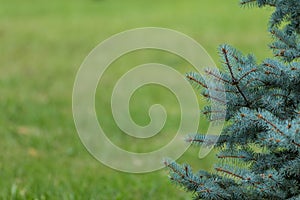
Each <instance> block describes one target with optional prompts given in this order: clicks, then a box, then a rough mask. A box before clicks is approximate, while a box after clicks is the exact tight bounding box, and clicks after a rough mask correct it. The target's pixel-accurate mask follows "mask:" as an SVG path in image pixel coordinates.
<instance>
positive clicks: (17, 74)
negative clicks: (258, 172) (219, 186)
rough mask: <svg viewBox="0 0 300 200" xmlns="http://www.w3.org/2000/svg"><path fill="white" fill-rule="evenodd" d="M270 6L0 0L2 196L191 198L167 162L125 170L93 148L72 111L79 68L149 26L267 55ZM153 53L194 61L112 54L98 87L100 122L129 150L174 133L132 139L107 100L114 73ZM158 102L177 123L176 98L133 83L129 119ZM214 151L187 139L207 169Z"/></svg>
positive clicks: (141, 116) (197, 164)
mask: <svg viewBox="0 0 300 200" xmlns="http://www.w3.org/2000/svg"><path fill="white" fill-rule="evenodd" d="M268 14H270V10H268V9H262V10H259V9H249V8H246V9H241V8H240V7H239V5H238V3H237V0H227V1H224V0H210V1H205V0H190V1H181V0H172V1H171V0H165V1H148V0H145V1H138V0H127V1H117V0H115V1H113V0H73V1H70V0H65V1H62V0H52V1H45V0H26V1H21V0H0V134H1V140H0V151H1V153H0V199H189V198H190V195H189V194H186V193H185V192H184V191H182V190H179V189H178V188H176V187H174V185H172V184H171V183H170V182H169V180H168V178H167V172H166V171H165V170H161V171H158V172H153V173H148V174H143V175H134V174H126V173H121V172H117V171H114V170H112V169H110V168H108V167H106V166H104V165H102V164H100V163H99V162H97V161H96V160H95V159H93V158H92V157H91V156H90V155H89V154H88V153H87V151H86V150H85V148H84V147H83V145H82V144H81V142H80V141H79V138H78V136H77V133H76V130H75V127H74V124H73V118H72V110H71V101H72V99H71V96H72V87H73V82H74V78H75V75H76V72H77V70H78V68H79V66H80V64H81V62H82V61H83V59H84V58H85V56H86V55H87V54H88V53H89V51H91V50H92V48H94V47H95V46H96V45H97V44H98V43H99V42H101V41H103V40H104V39H106V38H108V37H109V36H111V35H113V34H116V33H118V32H120V31H124V30H127V29H131V28H136V27H145V26H159V27H165V28H171V29H175V30H178V31H181V32H183V33H186V34H187V35H189V36H191V37H193V38H194V39H196V40H197V41H198V42H199V43H201V44H202V45H203V46H204V47H205V48H206V49H207V51H208V52H209V53H210V54H211V55H212V57H213V58H214V60H215V62H217V61H218V57H217V51H216V49H217V46H218V45H219V44H221V43H229V44H232V45H234V46H235V47H237V48H238V49H240V50H242V51H243V52H245V53H249V52H253V53H255V55H256V56H257V58H258V59H259V60H261V59H262V58H264V57H266V56H269V55H270V52H269V51H268V49H267V44H268V42H269V41H270V38H269V35H268V34H267V32H266V24H267V18H268ZM153 59H154V60H153ZM150 61H151V62H154V61H155V62H160V61H161V62H162V63H165V64H168V65H170V66H174V67H175V68H176V69H177V70H179V71H180V72H182V73H184V72H188V71H190V70H192V68H189V67H188V66H187V65H186V63H184V62H183V61H181V60H179V59H178V58H176V57H175V58H174V56H172V55H165V54H163V53H161V52H151V51H145V52H137V53H136V54H135V55H133V54H132V55H131V54H130V55H127V56H124V58H121V59H119V60H118V61H116V62H115V63H114V64H113V66H112V68H111V69H110V70H108V71H107V74H106V75H105V77H104V78H103V80H101V82H100V84H99V88H98V91H97V99H96V102H97V105H96V107H97V112H98V117H99V121H100V123H101V124H102V125H103V126H104V129H105V131H106V132H107V133H112V134H111V135H110V136H109V137H110V138H111V139H112V140H113V141H114V142H115V143H117V144H118V145H119V146H121V147H123V148H125V149H128V150H136V151H145V152H147V151H149V150H154V149H156V148H157V147H160V146H163V145H164V144H165V143H164V142H165V141H168V140H166V138H167V139H168V138H170V136H169V135H167V134H165V135H166V136H167V137H166V138H164V136H163V137H162V136H157V137H158V138H157V139H155V137H154V138H152V139H150V140H148V141H147V142H143V141H135V142H134V143H133V141H134V140H132V139H130V138H129V137H128V136H124V134H122V133H121V132H120V130H118V128H117V127H116V125H115V123H114V122H113V120H112V117H111V111H110V109H109V106H108V105H109V97H108V94H109V93H110V91H111V90H112V87H113V85H114V82H115V81H116V80H117V78H118V76H120V75H121V74H122V73H123V72H125V71H126V70H128V69H130V67H132V66H135V65H137V64H141V63H146V62H150ZM101 87H102V88H101ZM103 94H105V95H103ZM146 97H147V98H146ZM157 102H159V103H162V104H163V105H166V108H167V110H169V111H170V112H172V113H173V115H172V116H175V117H173V118H171V119H170V120H169V121H168V122H167V124H166V127H165V128H164V131H165V133H173V132H175V131H176V130H177V129H176V128H177V127H178V119H179V118H178V116H177V113H178V115H179V114H180V112H179V110H178V108H177V107H178V104H177V101H176V99H175V97H174V96H172V95H171V93H169V92H168V91H167V90H165V89H162V88H155V87H151V86H149V87H145V88H144V89H140V90H139V91H137V92H136V94H135V95H134V97H133V99H132V101H131V109H132V115H133V116H132V117H133V119H134V120H136V121H137V123H140V124H147V123H148V120H149V119H148V118H147V110H148V108H149V105H151V104H153V103H157ZM174 113H175V115H174ZM202 129H203V130H204V129H205V126H203V127H202ZM149 141H150V142H149ZM149 144H150V145H149ZM213 158H214V154H213V153H211V155H210V156H209V157H208V158H206V159H204V160H199V159H198V158H197V149H190V150H189V151H188V152H186V153H185V155H184V156H183V157H182V158H181V159H180V161H181V162H189V163H191V164H192V165H193V166H194V168H195V169H200V168H205V169H209V168H210V167H211V165H212V162H213Z"/></svg>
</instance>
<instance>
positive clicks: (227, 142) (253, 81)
mask: <svg viewBox="0 0 300 200" xmlns="http://www.w3.org/2000/svg"><path fill="white" fill-rule="evenodd" d="M241 4H242V5H251V6H252V5H256V6H258V7H264V6H271V7H274V8H275V9H274V12H273V14H272V15H271V18H270V21H269V32H270V33H271V35H272V36H273V38H274V42H273V43H272V44H270V48H271V49H272V50H273V52H274V58H267V59H265V60H264V61H263V62H262V63H260V64H258V63H257V62H256V61H255V58H254V56H253V55H242V54H241V53H240V52H239V51H237V50H236V49H234V48H233V47H231V46H229V45H221V46H220V49H219V52H220V57H221V59H222V61H223V69H224V70H223V71H222V72H221V74H216V73H214V72H213V71H209V70H207V76H210V77H211V78H212V79H214V80H215V81H219V82H222V83H223V84H224V87H225V92H226V107H227V113H226V121H227V124H228V125H227V126H226V127H225V128H224V130H223V131H222V134H221V136H220V138H219V140H218V142H217V144H216V147H217V148H218V149H219V153H218V154H217V158H218V159H219V160H220V162H219V163H220V164H219V165H216V166H215V167H214V172H212V173H210V172H206V171H203V170H200V171H198V172H197V173H194V172H193V171H192V169H191V167H190V166H189V165H187V164H184V165H180V164H178V163H176V162H175V161H172V160H166V161H165V165H166V166H167V168H168V169H169V171H170V179H171V180H172V181H173V182H174V183H176V184H178V185H179V186H181V187H183V188H185V189H186V190H187V191H189V192H192V193H194V198H195V199H211V200H214V199H216V200H219V199H220V200H222V199H226V200H227V199H228V200H231V199H232V200H240V199H241V200H242V199H247V200H248V199H249V200H251V199H253V200H256V199H268V200H272V199H274V200H276V199H289V200H299V199H300V62H299V58H300V36H299V34H300V0H241ZM187 78H188V79H189V80H190V81H191V82H192V83H193V84H194V85H196V86H199V87H200V88H201V90H202V94H203V95H204V96H205V97H206V98H208V99H209V98H213V96H209V93H208V91H207V88H206V87H205V85H206V84H205V82H204V81H203V79H202V78H201V76H200V75H199V74H197V73H189V74H187ZM217 112H218V111H217V110H211V108H210V107H209V106H207V107H206V108H205V109H204V113H205V114H206V115H207V116H208V118H209V117H210V115H211V114H212V113H217ZM204 139H205V136H204V135H201V134H195V135H190V136H188V138H187V141H188V142H191V143H192V144H193V145H201V144H203V142H204V141H207V140H204Z"/></svg>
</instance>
